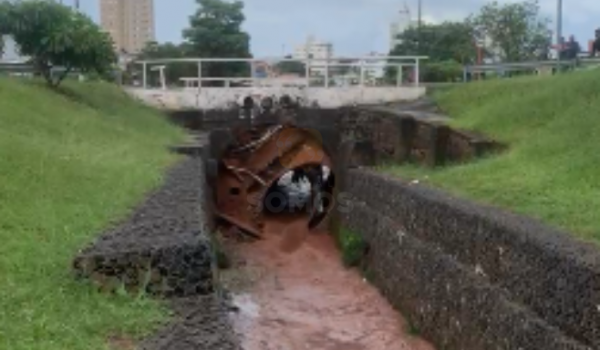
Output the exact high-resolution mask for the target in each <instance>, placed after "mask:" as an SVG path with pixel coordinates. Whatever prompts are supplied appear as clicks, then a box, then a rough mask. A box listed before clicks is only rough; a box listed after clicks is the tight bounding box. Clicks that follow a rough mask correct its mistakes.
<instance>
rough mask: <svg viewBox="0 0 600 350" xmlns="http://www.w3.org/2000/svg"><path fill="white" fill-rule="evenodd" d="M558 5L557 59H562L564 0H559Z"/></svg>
mask: <svg viewBox="0 0 600 350" xmlns="http://www.w3.org/2000/svg"><path fill="white" fill-rule="evenodd" d="M556 5H557V7H556V50H557V55H556V59H557V60H559V61H560V51H561V50H562V44H563V43H562V42H561V38H562V0H557V4H556Z"/></svg>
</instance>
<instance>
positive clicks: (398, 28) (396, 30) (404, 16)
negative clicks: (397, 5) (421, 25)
mask: <svg viewBox="0 0 600 350" xmlns="http://www.w3.org/2000/svg"><path fill="white" fill-rule="evenodd" d="M413 25H417V21H413V20H412V18H411V16H410V10H409V9H408V7H406V6H405V8H404V10H402V11H400V16H398V17H397V18H396V20H395V21H393V22H392V23H390V32H389V46H390V47H389V51H392V50H393V49H394V48H395V47H396V45H398V44H400V43H401V40H398V35H400V34H402V33H403V32H404V31H405V30H407V29H408V28H410V27H411V26H413Z"/></svg>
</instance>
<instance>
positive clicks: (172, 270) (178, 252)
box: [73, 157, 213, 297]
mask: <svg viewBox="0 0 600 350" xmlns="http://www.w3.org/2000/svg"><path fill="white" fill-rule="evenodd" d="M203 188H204V166H203V162H202V160H201V158H198V157H193V158H187V159H186V160H184V161H182V162H181V163H179V164H177V165H176V166H175V167H174V168H172V169H171V170H170V172H169V173H168V174H167V176H166V179H165V182H164V184H163V185H162V186H161V187H160V188H159V189H157V190H156V191H154V192H153V193H151V194H150V195H149V196H148V197H147V199H146V200H145V201H144V202H143V203H141V204H140V205H139V206H138V207H137V208H136V209H135V210H134V211H133V213H132V214H131V215H130V216H129V217H127V218H126V219H125V220H123V221H122V222H121V223H119V224H117V225H115V226H114V227H112V228H110V229H108V230H107V231H106V232H104V233H103V234H102V235H101V236H100V237H99V238H98V239H97V240H96V241H95V242H93V243H92V244H90V245H89V246H88V247H86V248H85V249H84V250H82V251H81V252H80V253H79V254H78V255H77V256H76V258H75V260H74V262H73V266H74V270H75V272H76V274H77V276H79V277H82V278H89V279H91V280H92V281H94V282H96V283H97V284H98V285H99V287H100V288H102V289H104V290H105V291H113V290H115V289H117V288H120V287H122V286H123V287H125V288H126V289H128V290H132V291H140V290H144V291H145V292H149V293H151V294H154V295H161V296H166V297H181V296H190V295H197V294H207V293H210V292H212V290H213V285H212V282H213V281H212V271H213V261H212V260H213V259H212V252H211V244H210V238H209V232H208V228H207V225H206V223H207V222H209V221H207V217H206V213H205V210H204V204H203V202H204V196H203Z"/></svg>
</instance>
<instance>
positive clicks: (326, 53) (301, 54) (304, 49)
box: [292, 35, 333, 74]
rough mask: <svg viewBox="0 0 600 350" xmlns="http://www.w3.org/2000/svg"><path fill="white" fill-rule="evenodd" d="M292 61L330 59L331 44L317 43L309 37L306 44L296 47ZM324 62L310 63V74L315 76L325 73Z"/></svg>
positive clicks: (331, 53)
mask: <svg viewBox="0 0 600 350" xmlns="http://www.w3.org/2000/svg"><path fill="white" fill-rule="evenodd" d="M292 57H293V58H294V59H298V60H305V59H307V58H315V59H331V58H332V57H333V44H332V43H329V42H323V41H317V40H316V39H315V37H314V36H312V35H311V36H309V37H308V39H307V40H306V42H305V43H304V44H302V45H299V46H297V47H296V48H295V49H294V53H293V54H292ZM325 63H326V62H325V61H317V62H313V63H311V65H310V67H311V72H313V73H317V74H324V73H325V69H326V67H325Z"/></svg>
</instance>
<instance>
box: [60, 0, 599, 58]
mask: <svg viewBox="0 0 600 350" xmlns="http://www.w3.org/2000/svg"><path fill="white" fill-rule="evenodd" d="M73 1H74V0H64V2H65V3H67V4H68V3H69V2H73ZM134 1H135V0H134ZM154 1H155V10H156V22H157V24H156V30H157V39H158V41H160V42H164V41H172V42H179V41H181V31H182V29H183V28H184V27H186V26H187V24H188V17H189V15H191V14H193V13H194V11H195V9H196V7H197V6H196V2H195V0H154ZM422 1H423V18H424V19H425V20H429V21H444V20H456V19H462V18H464V17H465V16H466V15H468V14H469V13H472V12H474V11H477V9H479V8H480V7H481V6H482V5H483V4H485V3H486V2H487V1H488V0H422ZM499 1H500V2H508V1H514V0H499ZM556 1H557V0H540V3H541V5H542V11H543V13H544V15H546V16H548V17H549V18H551V19H554V18H555V16H556ZM80 2H81V7H82V10H83V11H85V12H86V13H88V14H89V15H90V16H92V18H94V20H96V21H98V19H99V14H98V12H99V10H98V7H99V6H98V0H80ZM244 3H245V15H246V23H245V25H244V28H245V30H246V31H248V32H249V33H250V35H251V37H252V43H251V44H252V53H253V54H254V55H255V56H256V57H264V56H280V55H282V53H283V52H285V53H289V52H291V51H292V49H293V47H294V46H296V45H298V44H300V43H302V42H303V41H304V40H305V39H306V37H307V36H308V35H310V34H313V35H315V37H317V38H318V39H323V40H326V41H330V42H332V43H333V44H334V50H335V53H336V54H337V55H362V54H366V53H368V52H371V51H378V52H386V51H387V49H388V47H387V46H388V44H387V43H388V28H389V23H390V22H391V21H392V20H394V19H395V18H396V17H397V16H398V15H399V14H398V11H399V10H400V9H401V8H403V6H404V4H405V3H406V5H408V7H409V8H410V9H411V11H412V14H413V16H414V17H415V18H416V15H417V0H406V1H403V0H302V1H299V0H245V1H244ZM563 11H564V15H563V34H564V35H565V36H568V35H570V34H575V35H576V37H577V38H578V39H579V41H580V42H581V44H582V46H584V47H587V45H586V43H587V40H588V39H591V38H592V37H593V34H594V29H595V28H597V27H600V20H595V19H598V18H600V1H598V0H566V1H564V5H563Z"/></svg>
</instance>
